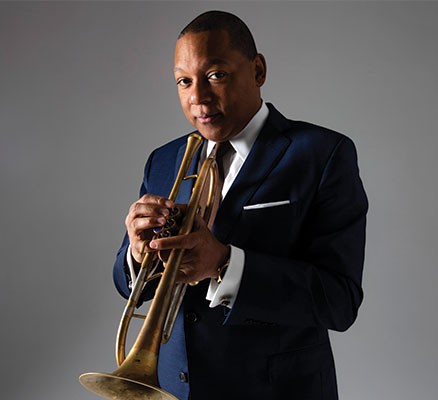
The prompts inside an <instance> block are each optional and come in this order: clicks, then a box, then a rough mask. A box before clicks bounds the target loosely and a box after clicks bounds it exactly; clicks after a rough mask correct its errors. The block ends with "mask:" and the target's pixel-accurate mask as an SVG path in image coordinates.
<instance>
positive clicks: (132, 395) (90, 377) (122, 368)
mask: <svg viewBox="0 0 438 400" xmlns="http://www.w3.org/2000/svg"><path fill="white" fill-rule="evenodd" d="M201 143H202V138H201V136H199V135H198V134H191V135H190V136H189V137H188V140H187V147H186V151H185V154H184V158H183V160H182V162H181V165H180V168H179V171H178V175H177V177H176V179H175V182H174V184H173V188H172V191H171V193H170V195H169V199H171V200H175V199H176V197H177V194H178V192H179V189H180V186H181V183H182V182H183V180H185V179H190V178H196V182H195V185H194V187H193V191H192V195H191V197H190V200H189V203H188V205H187V209H186V211H185V213H184V218H183V221H182V224H181V227H180V228H179V231H178V235H187V234H189V233H190V232H191V231H192V229H193V224H194V219H195V216H196V214H197V213H198V212H199V210H200V209H201V210H203V215H202V217H203V218H204V220H205V221H206V222H207V223H209V222H210V223H211V219H212V218H214V215H213V214H215V210H214V208H216V204H217V196H220V193H215V185H216V183H217V179H218V170H217V164H216V160H215V158H214V156H213V157H209V158H207V159H206V160H205V161H204V162H203V164H202V166H201V169H200V171H199V174H198V175H195V176H186V174H187V171H188V169H189V166H190V164H191V162H192V160H193V157H194V155H195V153H196V150H197V149H198V148H199V146H200V145H201ZM207 189H208V192H207V194H208V195H206V193H205V190H207ZM201 203H205V204H201ZM156 235H158V234H156ZM155 237H158V236H155ZM183 256H184V249H172V251H171V253H170V256H169V258H168V261H167V263H166V268H165V269H164V272H162V273H159V274H154V273H153V271H154V267H155V266H156V265H157V264H158V263H159V262H160V260H159V258H158V256H157V253H156V252H147V253H146V255H145V257H144V259H143V261H142V264H141V268H140V272H139V274H138V277H137V279H136V281H135V283H134V286H133V288H132V292H131V295H130V297H129V300H128V303H127V305H126V307H125V310H124V312H123V315H122V318H121V321H120V325H119V330H118V333H117V341H116V361H117V365H118V368H117V369H116V370H115V371H114V372H113V373H111V374H106V373H97V372H90V373H86V374H82V375H81V376H80V377H79V380H80V382H81V384H82V385H83V386H85V388H87V389H88V390H90V391H91V392H94V393H96V394H98V395H100V396H102V397H104V398H106V399H113V400H140V399H141V400H146V399H147V400H177V399H176V397H175V396H173V395H172V394H170V393H168V392H166V391H165V390H163V389H161V388H160V386H159V384H158V373H157V364H158V354H159V350H160V343H165V342H167V340H168V339H169V337H170V334H171V330H172V327H173V323H174V322H175V319H176V315H177V313H178V310H179V307H180V305H181V302H182V299H183V296H184V293H185V290H186V285H185V284H180V283H179V284H177V283H176V277H177V274H178V270H179V267H180V264H181V261H182V259H183ZM151 274H152V275H151ZM157 276H161V279H160V282H159V284H158V287H157V289H156V292H155V296H154V298H153V300H152V303H151V305H150V308H149V312H148V314H147V316H146V317H145V321H144V323H143V325H142V327H141V329H140V332H139V334H138V336H137V338H136V340H135V342H134V344H133V346H132V348H131V350H130V352H129V353H128V355H127V356H126V359H125V342H126V336H127V332H128V328H129V324H130V321H131V318H133V317H141V318H144V316H139V315H137V314H134V310H135V306H136V304H137V303H138V300H139V298H140V295H141V292H142V290H143V288H144V285H145V284H146V283H147V282H149V281H150V280H152V279H154V278H156V277H157Z"/></svg>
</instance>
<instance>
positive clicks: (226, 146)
mask: <svg viewBox="0 0 438 400" xmlns="http://www.w3.org/2000/svg"><path fill="white" fill-rule="evenodd" d="M231 148H232V146H231V143H230V142H229V141H228V140H227V141H225V142H217V143H216V144H215V145H214V147H213V150H212V151H211V154H210V156H211V157H215V158H216V160H220V159H221V158H222V157H223V156H224V155H225V153H226V152H227V151H228V150H230V149H231Z"/></svg>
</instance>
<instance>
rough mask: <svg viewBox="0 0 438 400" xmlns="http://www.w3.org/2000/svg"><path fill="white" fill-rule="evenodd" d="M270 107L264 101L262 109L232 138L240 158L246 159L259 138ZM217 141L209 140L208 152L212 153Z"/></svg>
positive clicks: (231, 140) (232, 143)
mask: <svg viewBox="0 0 438 400" xmlns="http://www.w3.org/2000/svg"><path fill="white" fill-rule="evenodd" d="M268 115H269V109H268V107H267V106H266V104H265V102H262V105H261V107H260V109H259V110H258V111H257V113H256V114H255V115H254V117H252V119H251V120H250V121H249V122H248V124H247V125H246V126H245V128H243V129H242V131H241V132H240V133H238V134H237V135H236V136H234V137H233V138H232V139H230V143H231V145H232V146H233V148H234V150H235V151H236V153H237V155H238V156H239V158H241V159H242V160H245V159H246V157H248V154H249V152H250V150H251V147H252V145H253V144H254V142H255V141H256V139H257V136H258V135H259V133H260V131H261V130H262V127H263V125H264V123H265V121H266V119H267V118H268ZM215 144H216V143H215V142H213V141H211V140H209V141H208V144H207V154H210V152H211V150H212V149H213V147H214V145H215Z"/></svg>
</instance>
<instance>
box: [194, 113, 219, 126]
mask: <svg viewBox="0 0 438 400" xmlns="http://www.w3.org/2000/svg"><path fill="white" fill-rule="evenodd" d="M220 117H221V113H215V114H201V115H198V116H197V117H195V118H196V120H197V121H199V122H200V123H201V124H203V125H206V124H212V123H214V122H216V121H217V120H218V119H219V118H220Z"/></svg>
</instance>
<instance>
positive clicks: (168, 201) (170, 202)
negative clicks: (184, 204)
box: [164, 200, 173, 208]
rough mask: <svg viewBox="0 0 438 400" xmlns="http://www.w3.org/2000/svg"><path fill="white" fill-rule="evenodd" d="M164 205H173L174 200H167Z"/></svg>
mask: <svg viewBox="0 0 438 400" xmlns="http://www.w3.org/2000/svg"><path fill="white" fill-rule="evenodd" d="M164 205H165V206H166V207H169V208H170V207H173V201H172V200H166V201H165V202H164Z"/></svg>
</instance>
